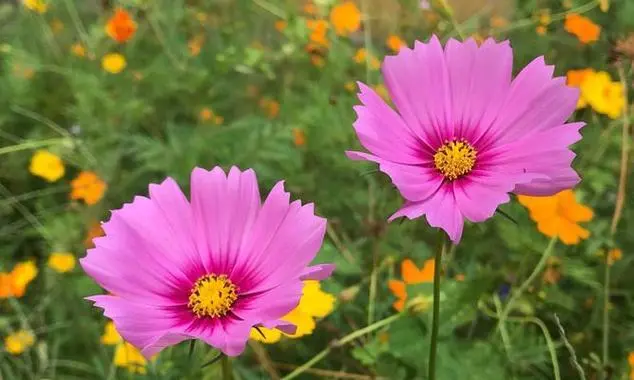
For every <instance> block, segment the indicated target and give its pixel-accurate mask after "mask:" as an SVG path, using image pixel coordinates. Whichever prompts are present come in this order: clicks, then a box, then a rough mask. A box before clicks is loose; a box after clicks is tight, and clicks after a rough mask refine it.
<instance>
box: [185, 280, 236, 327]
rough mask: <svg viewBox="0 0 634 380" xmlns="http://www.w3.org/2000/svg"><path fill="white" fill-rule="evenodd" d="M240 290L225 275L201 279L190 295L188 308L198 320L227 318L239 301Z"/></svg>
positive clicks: (195, 284)
mask: <svg viewBox="0 0 634 380" xmlns="http://www.w3.org/2000/svg"><path fill="white" fill-rule="evenodd" d="M237 291H238V288H237V287H236V286H235V285H234V284H233V282H231V280H230V279H229V278H228V277H227V276H226V275H224V274H222V275H219V276H218V275H215V274H207V275H204V276H202V277H201V278H199V279H198V280H197V281H196V282H195V283H194V286H193V287H192V289H191V291H190V293H189V302H188V303H187V307H188V308H189V309H190V310H191V311H192V313H194V314H195V315H196V317H198V318H203V317H212V318H217V317H222V316H225V315H226V314H227V313H228V312H229V311H230V310H231V307H232V306H233V303H234V302H235V301H236V300H237V299H238V294H237Z"/></svg>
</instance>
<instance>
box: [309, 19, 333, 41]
mask: <svg viewBox="0 0 634 380" xmlns="http://www.w3.org/2000/svg"><path fill="white" fill-rule="evenodd" d="M306 26H307V27H308V30H310V35H309V37H308V38H309V39H310V41H311V42H312V44H313V45H315V46H317V47H328V38H327V36H326V33H327V32H328V27H329V25H328V21H326V20H307V21H306Z"/></svg>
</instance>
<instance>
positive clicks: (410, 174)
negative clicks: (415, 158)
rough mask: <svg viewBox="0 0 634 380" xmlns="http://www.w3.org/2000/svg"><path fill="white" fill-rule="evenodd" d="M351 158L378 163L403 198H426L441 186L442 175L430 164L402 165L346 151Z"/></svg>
mask: <svg viewBox="0 0 634 380" xmlns="http://www.w3.org/2000/svg"><path fill="white" fill-rule="evenodd" d="M346 154H347V156H348V157H349V158H351V159H363V160H368V161H372V162H376V163H378V164H379V169H380V170H381V171H382V172H383V173H385V174H387V175H388V176H389V177H390V179H391V180H392V183H393V184H394V186H396V188H397V189H398V191H399V192H400V193H401V194H402V195H403V197H404V198H405V199H407V200H408V201H410V202H416V201H420V200H423V199H427V198H428V197H429V196H431V195H432V194H434V193H435V192H436V191H437V190H438V188H439V187H440V186H441V184H442V181H443V177H442V175H440V173H439V172H438V171H437V170H436V169H435V168H434V167H433V166H431V165H433V164H427V165H425V166H422V165H403V164H398V163H394V162H391V161H388V160H383V159H382V158H380V157H376V156H374V155H371V154H368V153H363V152H346Z"/></svg>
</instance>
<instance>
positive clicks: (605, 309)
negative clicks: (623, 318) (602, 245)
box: [599, 252, 610, 380]
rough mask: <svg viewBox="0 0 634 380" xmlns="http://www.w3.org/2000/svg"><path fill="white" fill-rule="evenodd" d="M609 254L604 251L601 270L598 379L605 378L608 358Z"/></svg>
mask: <svg viewBox="0 0 634 380" xmlns="http://www.w3.org/2000/svg"><path fill="white" fill-rule="evenodd" d="M609 330H610V254H609V252H606V253H605V270H604V272H603V332H602V333H603V337H602V338H603V339H602V345H601V347H602V350H601V351H602V355H601V363H602V364H603V368H602V369H601V371H600V372H599V380H603V379H605V369H606V368H607V365H608V361H609V360H610V354H609V349H608V347H609V345H610V334H609Z"/></svg>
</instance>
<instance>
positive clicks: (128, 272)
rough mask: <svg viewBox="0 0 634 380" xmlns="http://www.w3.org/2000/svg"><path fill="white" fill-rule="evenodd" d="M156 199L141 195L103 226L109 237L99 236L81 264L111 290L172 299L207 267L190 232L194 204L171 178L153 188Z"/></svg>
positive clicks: (163, 300)
mask: <svg viewBox="0 0 634 380" xmlns="http://www.w3.org/2000/svg"><path fill="white" fill-rule="evenodd" d="M150 194H151V196H152V198H151V199H148V198H145V197H136V198H135V199H134V201H133V202H132V203H129V204H126V205H124V206H123V207H122V208H121V209H119V210H115V211H113V213H112V217H111V218H110V220H109V221H108V222H106V223H104V224H103V229H104V231H105V233H106V237H102V238H98V239H95V245H96V247H95V248H93V249H91V250H89V251H88V254H87V256H86V257H85V258H83V259H81V260H80V263H81V265H82V267H83V268H84V270H85V271H86V273H88V274H89V275H90V276H91V277H93V278H94V279H95V280H96V281H97V282H98V283H99V284H100V285H101V286H102V287H104V288H105V289H107V290H108V291H109V292H111V293H115V294H117V295H120V296H128V297H130V298H131V299H137V298H138V299H141V300H144V299H145V300H147V299H152V300H153V302H154V303H156V304H165V303H172V302H173V301H172V299H171V298H170V297H172V295H173V294H175V293H178V292H179V289H182V288H183V287H187V288H188V287H190V286H191V283H192V282H193V281H195V279H196V278H197V276H198V275H200V272H201V271H202V270H203V269H202V266H201V264H200V257H199V255H198V252H197V250H196V247H195V245H194V242H193V239H192V238H191V235H189V234H187V233H183V232H184V231H185V230H186V229H187V228H190V227H191V223H192V220H191V212H190V210H189V204H188V202H187V200H186V199H185V197H184V195H183V194H182V192H181V191H180V189H179V188H178V186H177V185H176V183H175V182H174V181H173V180H171V179H167V180H166V181H164V182H163V183H162V184H160V185H152V186H151V187H150Z"/></svg>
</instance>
